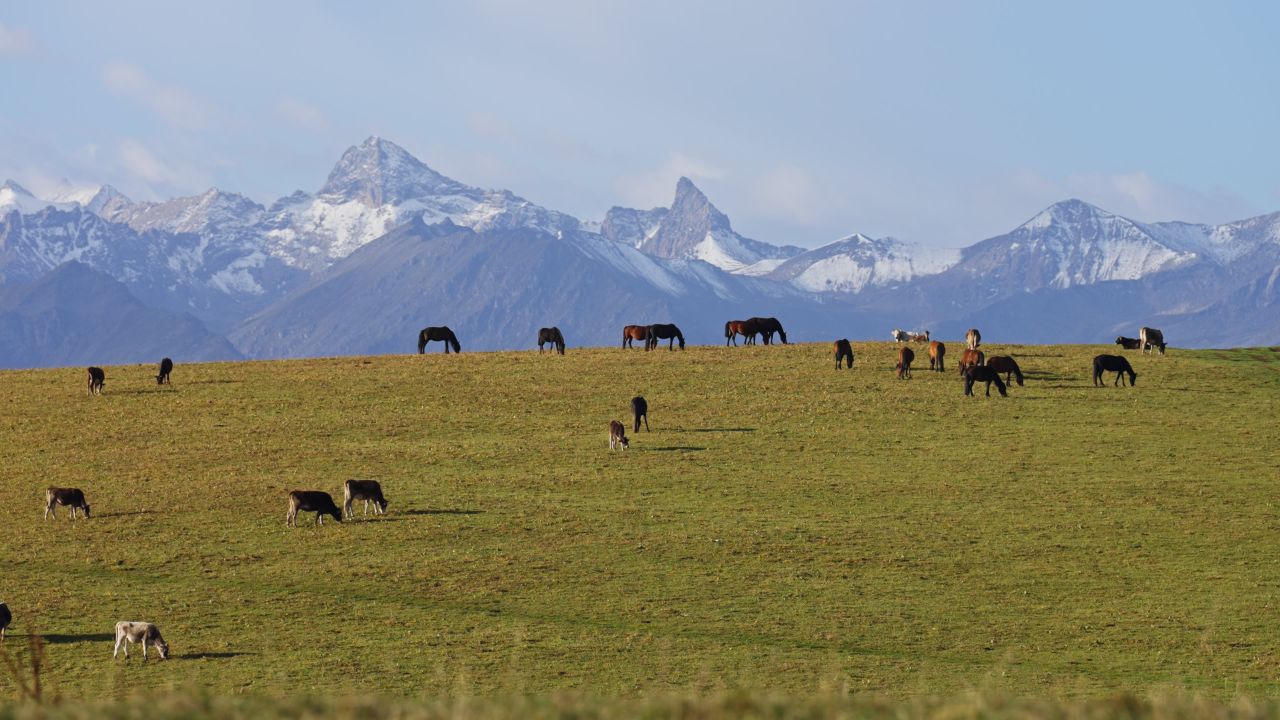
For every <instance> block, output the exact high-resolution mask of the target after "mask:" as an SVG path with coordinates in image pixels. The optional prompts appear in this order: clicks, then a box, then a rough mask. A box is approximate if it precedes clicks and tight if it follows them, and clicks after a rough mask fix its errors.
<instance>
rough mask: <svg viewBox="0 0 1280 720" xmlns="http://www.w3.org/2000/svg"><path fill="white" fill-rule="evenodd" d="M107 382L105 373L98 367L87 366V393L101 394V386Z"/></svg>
mask: <svg viewBox="0 0 1280 720" xmlns="http://www.w3.org/2000/svg"><path fill="white" fill-rule="evenodd" d="M106 383H107V374H106V373H104V372H102V368H100V367H91V368H89V394H90V395H101V394H102V386H103V385H105V384H106Z"/></svg>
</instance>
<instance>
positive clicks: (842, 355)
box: [835, 340, 853, 370]
mask: <svg viewBox="0 0 1280 720" xmlns="http://www.w3.org/2000/svg"><path fill="white" fill-rule="evenodd" d="M835 349H836V369H837V370H839V369H840V362H841V361H843V360H848V361H849V369H850V370H852V369H853V348H852V347H851V346H850V345H849V341H848V340H837V341H836V342H835Z"/></svg>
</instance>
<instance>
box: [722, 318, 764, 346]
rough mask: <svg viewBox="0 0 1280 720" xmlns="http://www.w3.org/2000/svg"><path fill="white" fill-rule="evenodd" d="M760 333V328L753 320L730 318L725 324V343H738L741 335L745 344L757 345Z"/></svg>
mask: <svg viewBox="0 0 1280 720" xmlns="http://www.w3.org/2000/svg"><path fill="white" fill-rule="evenodd" d="M759 334H760V328H759V327H758V325H757V324H756V323H755V322H754V321H752V320H730V321H729V322H727V323H725V324H724V337H725V340H724V344H725V345H728V344H729V342H730V341H732V342H733V344H734V345H737V344H738V336H739V335H741V336H742V338H743V340H742V344H743V345H755V344H756V335H759Z"/></svg>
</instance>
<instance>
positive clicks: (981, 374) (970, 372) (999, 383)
mask: <svg viewBox="0 0 1280 720" xmlns="http://www.w3.org/2000/svg"><path fill="white" fill-rule="evenodd" d="M975 382H985V383H986V384H987V397H991V383H995V384H996V389H997V390H999V391H1000V397H1009V393H1008V392H1006V391H1005V388H1004V381H1003V380H1001V379H1000V372H999V371H998V370H995V369H994V368H992V367H991V366H990V365H970V366H969V367H967V368H965V370H964V394H965V395H966V396H967V395H972V394H973V384H974V383H975Z"/></svg>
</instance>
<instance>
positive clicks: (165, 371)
mask: <svg viewBox="0 0 1280 720" xmlns="http://www.w3.org/2000/svg"><path fill="white" fill-rule="evenodd" d="M171 372H173V361H172V360H170V359H169V358H165V359H163V360H161V361H160V373H159V374H158V375H156V384H157V385H164V384H165V383H167V382H169V373H171ZM169 384H170V385H172V384H173V383H169Z"/></svg>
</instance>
